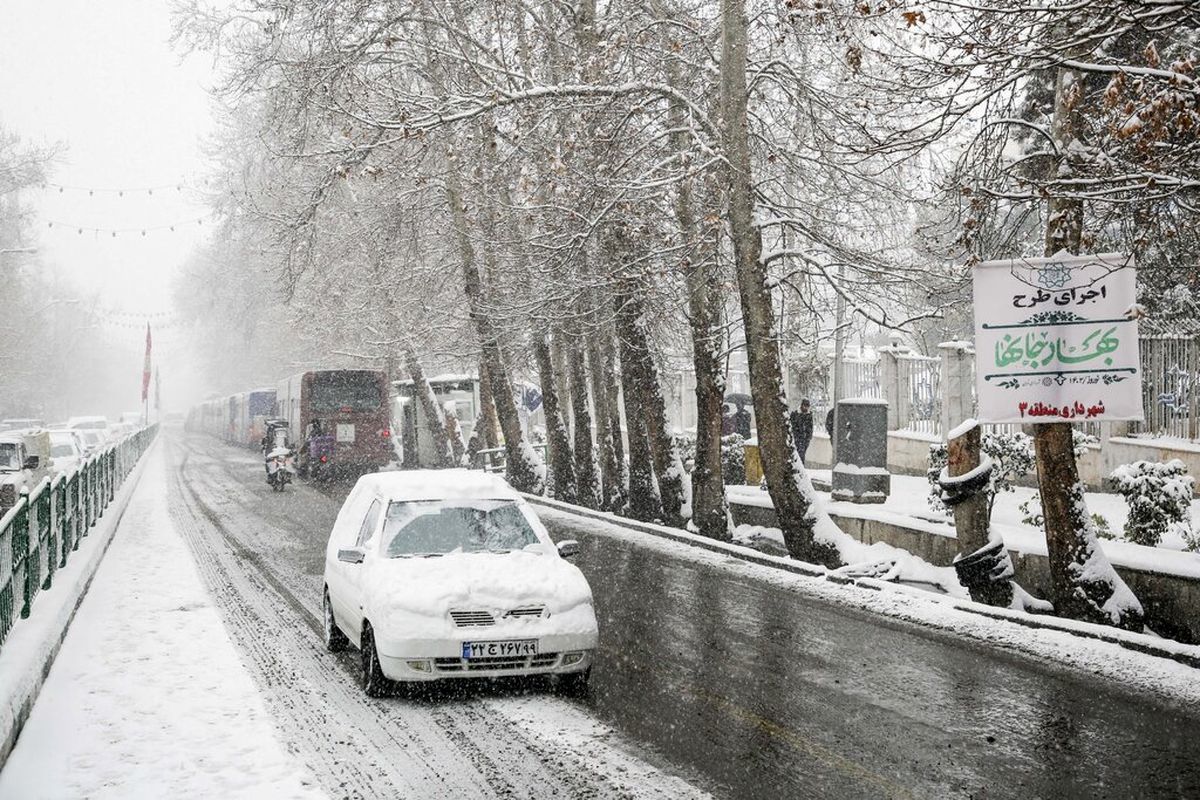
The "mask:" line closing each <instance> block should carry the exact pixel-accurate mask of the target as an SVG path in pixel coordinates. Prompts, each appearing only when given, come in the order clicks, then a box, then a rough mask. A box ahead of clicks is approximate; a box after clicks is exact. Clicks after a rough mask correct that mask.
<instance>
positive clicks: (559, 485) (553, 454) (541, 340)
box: [532, 323, 578, 503]
mask: <svg viewBox="0 0 1200 800" xmlns="http://www.w3.org/2000/svg"><path fill="white" fill-rule="evenodd" d="M536 324H537V323H535V325H536ZM532 338H533V354H534V358H535V360H536V361H537V367H538V377H539V379H540V381H541V384H542V409H543V410H544V412H545V415H546V445H547V448H548V451H549V461H550V484H549V486H548V487H547V494H548V495H549V496H550V497H553V498H555V499H556V500H562V501H563V502H564V503H575V502H576V500H577V499H578V497H577V495H576V491H575V461H574V456H573V455H572V453H571V442H570V439H569V438H568V436H567V429H566V425H565V424H564V423H563V416H562V409H561V408H560V404H559V395H558V382H557V380H556V379H555V374H554V364H553V358H552V356H551V353H550V343H549V341H548V340H547V337H546V332H545V330H535V331H533V332H532Z"/></svg>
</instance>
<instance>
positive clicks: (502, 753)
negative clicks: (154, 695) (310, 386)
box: [0, 435, 1200, 798]
mask: <svg viewBox="0 0 1200 800" xmlns="http://www.w3.org/2000/svg"><path fill="white" fill-rule="evenodd" d="M160 449H161V450H162V451H163V455H164V456H165V461H166V463H165V464H161V463H158V462H156V463H155V464H151V465H149V466H151V467H154V468H155V469H157V470H159V472H158V475H159V481H160V483H158V484H153V483H151V482H149V481H148V482H147V486H151V487H154V491H155V492H157V493H158V494H159V495H161V496H162V497H165V498H166V501H167V502H168V504H169V506H170V520H169V521H170V522H171V523H173V529H174V531H176V532H177V534H178V535H179V536H181V537H182V538H183V540H184V541H185V542H186V544H187V547H188V548H189V549H190V551H191V553H192V555H193V557H194V560H195V563H196V565H197V567H198V572H199V576H200V579H201V581H202V582H203V583H204V585H206V586H207V588H208V591H209V597H210V598H212V601H213V602H215V605H216V606H217V608H218V609H219V611H220V617H221V619H222V620H223V622H224V626H225V630H226V631H227V632H228V633H227V634H226V635H227V637H228V638H227V639H226V645H228V641H229V640H231V641H232V642H233V644H234V646H235V647H236V648H237V651H238V654H239V655H240V659H241V665H240V666H239V667H238V670H240V671H241V672H242V673H249V675H250V677H251V679H252V681H253V684H255V685H256V686H257V693H256V694H255V693H251V696H250V697H249V699H248V700H247V704H248V705H247V708H252V709H253V708H261V709H265V712H266V716H269V718H270V720H271V723H272V724H273V731H272V732H271V733H270V734H266V733H264V734H263V735H262V737H261V738H262V740H263V741H262V743H261V744H262V746H264V747H267V746H268V745H269V746H270V747H273V748H275V749H274V750H269V755H270V757H269V758H266V759H265V761H264V763H266V764H268V765H270V764H274V763H280V762H278V761H272V760H271V759H272V758H284V759H286V758H287V754H289V753H290V754H291V757H292V758H294V760H295V762H297V763H300V764H303V765H304V768H303V769H304V771H305V772H307V773H308V774H311V776H312V780H313V782H314V784H315V786H316V787H317V788H319V789H320V790H322V791H323V792H325V793H326V794H328V795H329V796H331V797H399V796H410V797H461V796H477V797H513V798H518V797H519V798H524V797H637V798H641V797H664V798H666V797H669V798H676V797H689V796H700V795H703V794H705V793H710V794H713V795H716V796H724V797H736V798H741V797H755V798H760V797H761V798H771V797H780V798H784V797H787V798H792V797H802V796H820V797H856V798H857V797H933V796H936V797H967V796H1028V797H1035V796H1045V797H1052V796H1085V795H1086V796H1096V797H1104V796H1110V797H1126V796H1171V797H1174V796H1189V795H1195V794H1196V793H1197V791H1198V790H1200V765H1198V764H1197V763H1196V761H1195V758H1194V748H1193V747H1192V743H1193V742H1195V741H1197V740H1200V714H1198V713H1197V712H1196V710H1195V709H1194V708H1187V707H1184V706H1182V705H1179V704H1176V703H1172V702H1170V701H1167V702H1164V701H1163V699H1162V698H1161V697H1155V696H1152V695H1151V694H1150V693H1147V692H1145V691H1142V690H1137V689H1134V688H1130V687H1126V686H1122V685H1120V684H1119V683H1117V682H1114V681H1112V680H1110V679H1108V678H1103V677H1099V676H1097V675H1094V674H1090V673H1089V671H1088V669H1089V667H1088V662H1087V659H1081V660H1076V661H1075V662H1074V664H1075V666H1071V667H1068V666H1062V665H1055V664H1051V663H1047V662H1045V661H1041V660H1038V659H1037V658H1031V657H1027V656H1026V655H1022V653H1021V652H1018V651H1020V650H1022V648H1020V647H1015V646H1013V643H1012V642H1011V641H1009V640H1006V639H1004V637H1003V636H999V634H998V633H997V631H996V630H993V629H992V628H994V627H995V626H994V625H993V623H991V622H990V621H986V620H975V621H974V622H973V623H971V624H973V625H975V626H976V627H975V628H971V627H970V626H969V625H968V626H967V627H963V628H958V629H956V630H958V633H956V634H948V633H945V632H939V631H935V630H932V629H930V628H928V627H923V626H918V625H913V624H909V623H907V622H905V621H902V620H901V619H899V618H897V617H904V616H905V614H904V613H899V614H893V615H892V616H891V617H884V616H880V615H877V614H874V613H867V612H866V611H864V609H868V608H872V606H871V604H870V603H869V602H862V601H861V600H860V599H859V598H858V595H861V594H862V591H861V590H859V589H852V588H846V587H835V586H832V585H828V587H826V588H822V589H821V590H820V591H815V590H814V589H813V587H812V585H810V584H811V583H812V582H811V581H809V582H807V583H806V581H807V579H804V578H801V577H799V576H794V575H788V574H785V573H780V572H778V571H777V570H770V569H768V568H765V567H756V566H753V565H747V564H745V563H744V562H741V561H737V560H733V559H729V558H728V557H726V556H724V555H720V554H715V553H709V552H705V551H695V550H691V549H689V548H687V547H685V546H682V545H678V544H674V543H669V542H661V541H658V540H647V539H646V538H645V537H644V535H641V534H635V533H631V532H629V531H627V530H625V529H622V528H618V527H615V526H613V525H611V524H608V523H604V522H597V521H594V520H586V519H583V518H580V517H577V516H574V515H571V514H566V513H562V512H559V511H552V510H549V509H545V510H541V511H540V513H541V514H542V516H543V519H544V520H545V521H546V524H547V527H548V528H549V529H550V531H551V533H552V535H554V537H555V538H556V539H562V538H577V539H579V540H581V544H582V549H581V553H580V556H579V559H578V563H579V565H580V567H581V569H583V570H584V572H585V573H586V574H587V575H588V578H589V580H590V581H591V583H592V587H593V590H594V592H595V595H596V602H597V612H598V616H599V618H600V623H601V647H600V650H599V652H598V657H597V663H596V671H595V674H594V676H593V692H592V695H591V697H590V698H589V699H587V700H586V701H574V700H567V699H563V698H561V697H558V696H555V695H554V694H552V693H550V692H549V691H547V690H546V689H545V688H544V687H543V686H541V685H537V684H534V685H532V686H527V685H519V684H518V685H513V684H504V685H500V686H486V685H484V686H473V687H471V688H469V689H466V690H460V691H454V692H444V693H441V694H439V695H437V696H434V697H424V698H419V699H414V698H407V697H405V698H401V697H393V698H386V699H382V700H372V699H370V698H367V697H365V696H364V694H363V693H362V691H361V690H360V689H359V688H358V685H357V681H356V679H357V674H358V666H357V661H356V658H355V655H356V654H355V653H348V654H340V655H333V654H330V653H327V652H325V650H324V648H323V646H322V643H321V638H320V634H319V625H318V610H319V598H320V596H321V595H320V589H321V574H322V567H323V563H322V562H323V552H324V545H325V540H326V536H327V533H328V530H329V528H330V525H331V523H332V521H333V518H334V516H335V515H336V513H337V510H338V507H339V506H340V502H341V497H342V495H343V494H344V493H345V491H346V489H347V488H348V487H346V486H338V485H329V486H326V487H324V488H322V489H321V490H319V491H318V490H317V489H314V488H313V487H311V486H309V485H306V484H303V483H301V484H297V485H294V486H293V487H291V488H289V490H288V492H287V493H285V494H284V495H278V494H275V493H273V492H271V491H270V490H269V488H268V487H267V485H266V483H265V481H263V479H262V472H261V464H260V463H259V461H258V460H257V458H255V457H254V455H253V454H251V453H249V452H247V451H241V450H236V449H233V448H229V447H225V446H224V445H221V444H218V443H215V442H213V441H211V440H208V439H204V438H201V437H182V436H178V435H175V436H167V437H166V438H165V441H164V442H162V444H161V445H160ZM147 491H149V489H148V490H147ZM136 499H138V498H135V500H136ZM156 508H157V507H156ZM130 513H131V514H132V513H134V509H132V508H131V511H130ZM154 514H155V515H157V516H159V517H160V518H161V509H158V510H156V511H155V512H154ZM168 527H172V526H168V525H165V524H162V525H159V526H157V528H156V535H157V533H158V532H159V529H162V530H165V529H166V528H168ZM174 535H175V534H171V536H174ZM122 537H124V539H123V538H122ZM137 538H138V537H129V536H126V535H125V533H124V528H122V530H121V531H119V532H118V538H117V544H116V545H114V550H113V551H112V552H111V553H110V555H109V557H108V560H107V561H106V563H105V567H106V568H107V569H113V562H114V561H115V560H116V559H122V560H124V561H125V562H127V563H139V559H144V557H145V551H146V550H147V549H151V550H153V551H155V552H157V551H158V550H159V549H160V548H161V547H165V545H164V544H163V543H161V542H158V541H157V540H155V541H152V542H149V543H147V542H138V541H134V542H132V543H131V542H130V541H129V540H130V539H134V540H136V539H137ZM123 541H124V543H125V545H126V549H124V550H117V549H116V547H117V545H120V544H122V542H123ZM174 547H175V548H176V550H181V549H182V548H180V546H179V541H178V540H177V539H176V540H174ZM131 549H132V550H131ZM164 552H165V551H164ZM171 552H175V551H171ZM176 560H178V559H177V558H176ZM123 569H124V570H125V571H127V572H137V571H138V570H137V569H136V568H131V567H128V566H126V567H124V568H123ZM190 574H192V576H193V580H194V577H195V573H194V572H193V573H190ZM164 577H170V574H167V575H165V576H164ZM180 584H181V585H180V586H179V587H172V589H173V590H174V591H178V592H183V593H184V594H186V593H188V592H192V593H194V592H195V586H194V585H192V586H191V587H190V588H189V587H188V586H187V585H185V582H183V581H180ZM829 587H831V588H829ZM93 591H95V589H94V590H93ZM821 592H826V593H827V594H828V593H829V592H833V593H835V594H836V593H839V592H841V593H844V594H845V595H846V597H843V598H837V597H830V596H825V595H823V594H822V593H821ZM855 593H857V594H855ZM92 599H93V598H92V597H89V601H88V602H89V603H91V602H92ZM885 601H887V602H895V603H901V604H902V603H904V602H909V601H906V600H904V599H903V598H899V599H894V600H888V599H887V598H883V599H881V600H879V601H878V602H885ZM113 602H115V601H110V602H109V604H110V605H111V604H112V603H113ZM126 602H128V601H126ZM164 602H165V601H164ZM180 602H181V604H182V603H183V602H187V601H186V600H184V601H180ZM912 602H919V601H912ZM211 611H212V609H211V608H208V609H207V611H206V613H209V614H210V615H211ZM899 611H901V612H903V609H899ZM187 613H188V614H194V613H195V612H191V611H189V612H187ZM908 618H920V615H915V616H910V617H908ZM210 621H211V618H210ZM101 622H102V623H103V624H104V625H109V626H118V625H119V624H127V623H118V622H115V621H107V622H104V621H103V620H101ZM97 624H100V623H97ZM1008 627H1009V628H1012V629H1013V630H1012V631H1008V632H1006V633H1005V635H1006V636H1023V635H1024V636H1031V637H1040V636H1042V635H1043V634H1041V633H1033V632H1030V633H1023V632H1022V631H1023V629H1018V628H1016V627H1015V626H1008ZM181 628H182V626H181ZM114 630H115V631H122V630H123V629H122V628H120V627H114ZM1013 631H1015V633H1014V632H1013ZM192 632H193V628H192V627H191V626H188V627H187V628H186V629H182V632H173V633H174V635H185V634H187V635H190V634H191V633H192ZM144 633H145V634H146V635H149V634H150V631H145V632H144ZM126 635H128V636H134V637H136V636H139V635H141V634H139V633H138V632H136V631H128V632H126ZM208 635H209V634H205V636H208ZM72 636H75V634H74V633H72ZM971 636H978V637H980V638H986V639H988V640H989V641H990V642H994V643H996V644H998V645H999V646H991V645H985V644H978V643H974V642H972V641H970V637H971ZM1046 636H1049V637H1051V638H1052V637H1055V636H1057V637H1060V638H1061V639H1062V641H1060V642H1057V645H1058V646H1059V647H1060V648H1070V647H1071V644H1072V640H1071V637H1067V636H1065V635H1064V634H1057V633H1055V634H1046ZM151 638H153V637H151ZM168 641H170V639H168ZM128 649H129V650H130V651H131V652H133V653H137V654H141V655H145V654H147V653H150V652H152V651H153V646H152V644H151V643H149V642H146V643H139V644H137V645H136V646H130V647H129V648H128ZM1112 649H1113V650H1114V651H1116V655H1115V656H1114V657H1115V658H1118V659H1120V658H1129V659H1131V660H1130V661H1129V663H1130V664H1134V665H1135V666H1136V664H1135V662H1136V659H1135V658H1133V655H1130V654H1128V653H1127V652H1124V651H1120V649H1119V648H1116V647H1113V648H1112ZM1024 652H1035V653H1036V652H1039V651H1038V650H1037V649H1036V648H1035V649H1034V650H1032V651H1030V650H1028V649H1025V650H1024ZM1097 652H1098V651H1097ZM1093 655H1095V653H1093ZM1100 655H1103V653H1101V654H1100ZM1134 655H1137V657H1138V658H1148V657H1145V656H1140V654H1134ZM132 657H135V658H136V656H132ZM1052 657H1053V656H1052ZM217 658H218V660H219V658H220V656H219V655H218V656H217ZM1065 660H1066V661H1068V662H1069V661H1070V659H1065ZM214 663H215V662H214ZM1147 665H1148V666H1149V667H1150V668H1156V667H1157V665H1156V664H1151V663H1150V662H1149V661H1148V662H1146V663H1145V664H1143V666H1147ZM1170 667H1171V668H1172V669H1175V668H1178V669H1179V670H1186V669H1189V668H1186V667H1182V666H1180V665H1174V664H1173V663H1171V664H1170ZM56 669H57V668H56ZM220 669H221V670H223V671H226V672H230V674H233V672H234V670H233V669H232V667H230V666H229V664H228V663H227V660H226V662H224V664H223V666H221V667H220ZM1106 674H1108V675H1114V674H1119V672H1117V671H1113V670H1109V671H1108V672H1107V673H1106ZM82 677H87V676H82ZM243 677H244V675H243ZM90 680H92V681H93V682H94V681H98V680H101V676H98V675H92V676H91V677H90ZM1144 683H1145V681H1143V682H1142V684H1144ZM200 685H201V686H207V685H208V684H205V683H203V682H201V684H200ZM64 691H69V690H64ZM55 702H57V701H55ZM163 704H164V705H165V706H167V707H169V703H167V702H166V701H164V703H163ZM256 704H257V705H256ZM39 710H40V709H39ZM38 713H39V712H38V711H35V717H36V716H37V714H38ZM109 713H115V711H110V712H109ZM256 714H257V715H256ZM256 714H251V716H252V717H253V718H254V719H256V720H257V722H255V723H254V724H257V725H260V726H261V724H262V719H263V715H262V714H261V713H260V712H256ZM119 718H120V717H118V719H119ZM247 724H249V723H247ZM197 735H200V734H199V733H197ZM272 736H273V737H274V739H273V740H272V738H271V737H272ZM85 738H86V737H85ZM70 741H71V740H70V737H66V738H65V739H63V740H60V741H59V743H58V744H57V748H58V749H59V750H63V749H64V748H66V749H67V750H68V752H70V747H71V745H70ZM274 741H278V742H279V743H280V744H279V745H275V744H274V743H273V742H274ZM22 742H23V743H24V740H22ZM221 744H228V743H224V742H219V743H216V744H214V745H213V746H214V747H217V746H218V745H221ZM196 746H197V747H201V748H203V747H204V746H205V745H204V744H203V743H202V742H199V743H198V744H197V745H196ZM281 746H282V750H283V751H286V752H284V753H283V755H282V756H280V755H279V753H280V752H281V750H280V747H281ZM42 748H52V745H51V744H50V743H49V741H47V740H45V739H43V740H42V744H41V745H40V746H39V749H42ZM44 763H45V762H43V766H42V767H40V768H44ZM81 763H82V762H81ZM85 772H86V770H85ZM27 774H32V773H27ZM130 774H131V775H135V776H136V775H140V774H142V773H130ZM272 775H274V773H273V772H270V768H268V770H267V777H270V776H272ZM302 775H303V773H302V772H298V773H297V774H296V775H295V776H293V777H294V778H295V779H296V781H297V782H299V781H301V780H302ZM5 778H6V779H8V778H9V776H7V775H6V776H5ZM91 779H92V778H89V780H91ZM0 786H3V784H0ZM297 787H299V788H298V789H297ZM303 788H304V787H303V785H302V784H300V783H297V784H284V785H283V788H282V789H281V791H284V790H286V791H291V790H293V789H297V790H300V789H303ZM87 794H88V793H87V792H78V793H75V794H74V795H73V794H72V793H71V792H69V791H68V792H66V793H65V795H66V796H80V795H84V796H85V795H87ZM114 794H120V795H121V796H127V795H129V794H131V793H129V792H124V793H114ZM178 794H179V796H195V794H196V793H195V792H188V791H186V790H184V791H181V792H179V793H178ZM0 796H5V797H6V796H8V795H7V794H5V793H4V792H3V791H0ZM16 796H24V795H16ZM57 796H63V795H57ZM262 796H274V795H273V794H272V793H270V792H268V793H266V794H264V795H262Z"/></svg>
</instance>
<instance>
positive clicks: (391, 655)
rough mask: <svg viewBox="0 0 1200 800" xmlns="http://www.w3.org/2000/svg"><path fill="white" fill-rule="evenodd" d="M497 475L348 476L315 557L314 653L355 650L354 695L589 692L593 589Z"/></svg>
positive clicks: (566, 549)
mask: <svg viewBox="0 0 1200 800" xmlns="http://www.w3.org/2000/svg"><path fill="white" fill-rule="evenodd" d="M578 547H579V546H578V543H577V542H574V541H564V542H560V543H559V544H558V545H557V547H556V546H555V544H554V543H553V542H552V541H551V540H550V536H549V534H547V533H546V529H545V527H544V526H543V525H542V523H541V522H540V521H539V520H538V518H537V516H536V515H535V514H534V513H533V509H532V508H530V506H529V505H528V504H527V503H526V502H525V500H524V499H523V498H522V497H521V496H520V495H519V494H518V493H517V492H516V491H514V490H513V489H512V487H510V486H509V485H508V484H507V483H506V482H505V481H504V480H503V479H502V478H500V477H498V476H495V475H489V474H487V473H484V472H478V471H470V470H464V469H454V470H411V471H401V472H386V473H374V474H370V475H366V476H364V477H362V478H360V479H359V481H358V483H357V484H356V485H355V486H354V489H353V490H352V491H351V492H350V495H349V496H348V497H347V498H346V502H345V503H344V504H343V505H342V510H341V511H340V512H339V513H338V517H337V521H336V522H335V523H334V526H333V531H332V532H331V533H330V536H329V544H328V547H327V548H326V551H325V596H324V617H325V620H324V621H325V645H326V647H327V648H328V649H329V650H331V651H338V650H342V649H345V647H346V646H347V645H348V644H354V645H355V646H357V647H358V648H359V649H360V651H361V657H362V665H363V674H362V684H363V689H364V690H365V691H366V693H367V694H368V695H371V696H379V695H380V694H384V693H385V692H386V691H387V688H388V685H389V683H390V682H392V681H398V682H405V683H411V682H425V681H436V680H440V679H446V678H464V677H472V678H474V677H478V678H496V677H501V676H506V675H542V674H549V675H556V676H558V678H557V681H558V685H559V687H560V688H561V689H563V690H564V691H566V692H568V693H573V694H579V693H583V692H585V691H586V690H587V684H588V679H589V677H590V675H591V666H592V654H593V651H594V650H595V648H596V642H597V639H598V629H597V625H596V613H595V610H594V607H593V605H592V590H591V587H590V586H588V582H587V579H586V578H584V576H583V573H582V572H580V571H579V569H578V568H577V567H576V566H575V565H573V564H571V563H569V562H568V561H567V559H568V558H570V557H571V556H573V555H574V554H575V553H576V552H577V551H578Z"/></svg>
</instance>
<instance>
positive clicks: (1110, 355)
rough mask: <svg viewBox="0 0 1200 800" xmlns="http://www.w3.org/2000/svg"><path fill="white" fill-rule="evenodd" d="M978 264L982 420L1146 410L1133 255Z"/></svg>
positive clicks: (1084, 418) (1128, 416) (1132, 416)
mask: <svg viewBox="0 0 1200 800" xmlns="http://www.w3.org/2000/svg"><path fill="white" fill-rule="evenodd" d="M973 272H974V291H975V302H974V308H975V391H976V400H977V403H978V411H977V416H978V418H979V420H980V421H981V422H1020V423H1039V422H1092V421H1098V420H1140V419H1142V380H1141V365H1140V360H1139V357H1138V332H1137V318H1136V308H1137V306H1136V300H1137V295H1136V285H1137V284H1136V270H1135V268H1134V264H1133V258H1132V257H1131V256H1125V255H1122V254H1119V253H1103V254H1100V255H1090V256H1073V255H1069V254H1067V253H1061V254H1059V255H1057V256H1052V257H1050V258H1028V259H1014V260H1011V261H985V262H983V263H981V264H978V265H976V267H975V268H974V270H973Z"/></svg>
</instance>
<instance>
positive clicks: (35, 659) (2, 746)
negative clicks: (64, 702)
mask: <svg viewBox="0 0 1200 800" xmlns="http://www.w3.org/2000/svg"><path fill="white" fill-rule="evenodd" d="M157 446H158V442H157V441H155V442H153V443H152V444H151V445H150V448H148V449H147V450H146V452H145V453H143V454H142V456H141V458H139V459H138V461H137V463H136V464H135V465H134V467H133V470H132V471H131V472H130V473H129V476H128V477H127V478H126V479H125V482H124V483H122V484H121V486H120V488H119V489H117V491H116V493H115V495H114V496H113V500H112V502H111V503H109V505H108V508H106V509H105V510H104V514H103V516H101V517H100V518H99V519H98V520H97V521H96V524H95V526H94V527H93V528H92V529H91V530H89V531H88V533H87V536H85V537H83V538H82V539H81V540H80V542H79V550H78V551H77V552H75V553H74V554H73V555H72V557H71V559H70V560H69V561H68V562H67V566H66V567H64V568H63V569H62V570H60V571H58V572H56V573H55V581H54V585H53V586H52V587H51V588H50V589H48V590H46V591H44V592H41V593H40V594H39V595H38V601H37V603H36V604H34V606H33V613H32V614H31V615H30V616H29V618H28V619H25V620H22V621H21V622H20V623H18V624H17V625H15V626H14V627H13V629H12V632H11V633H10V634H9V636H8V639H6V640H5V642H4V648H3V650H0V768H2V767H3V766H4V763H5V762H6V761H7V760H8V756H9V754H10V753H11V752H12V749H13V747H14V746H15V745H16V743H17V737H18V736H20V735H21V729H22V728H23V727H24V726H25V723H26V722H27V721H28V719H29V715H30V713H32V711H33V704H34V703H35V702H36V701H37V698H38V694H39V693H40V692H41V690H42V685H43V684H44V683H45V681H46V677H47V676H48V675H49V674H50V667H51V666H52V665H53V664H54V659H55V657H56V656H57V655H58V651H59V648H61V647H62V643H63V640H64V639H66V637H67V629H68V628H70V626H71V621H72V620H73V619H74V618H75V612H76V611H77V610H78V609H79V606H80V604H82V603H83V598H84V596H85V595H86V594H87V591H88V588H89V587H90V586H91V584H92V578H93V577H95V575H96V570H97V569H99V567H100V562H101V560H103V558H104V554H105V552H107V551H108V546H109V544H111V543H112V539H113V535H114V534H115V533H116V531H117V527H118V526H119V525H120V524H121V517H122V516H124V514H125V509H126V508H127V507H128V506H129V499H130V498H131V497H132V496H133V493H134V491H135V490H136V489H137V485H138V481H139V480H140V478H141V475H142V469H143V468H144V465H145V463H146V461H147V455H148V454H149V452H150V449H152V448H154V447H157Z"/></svg>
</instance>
